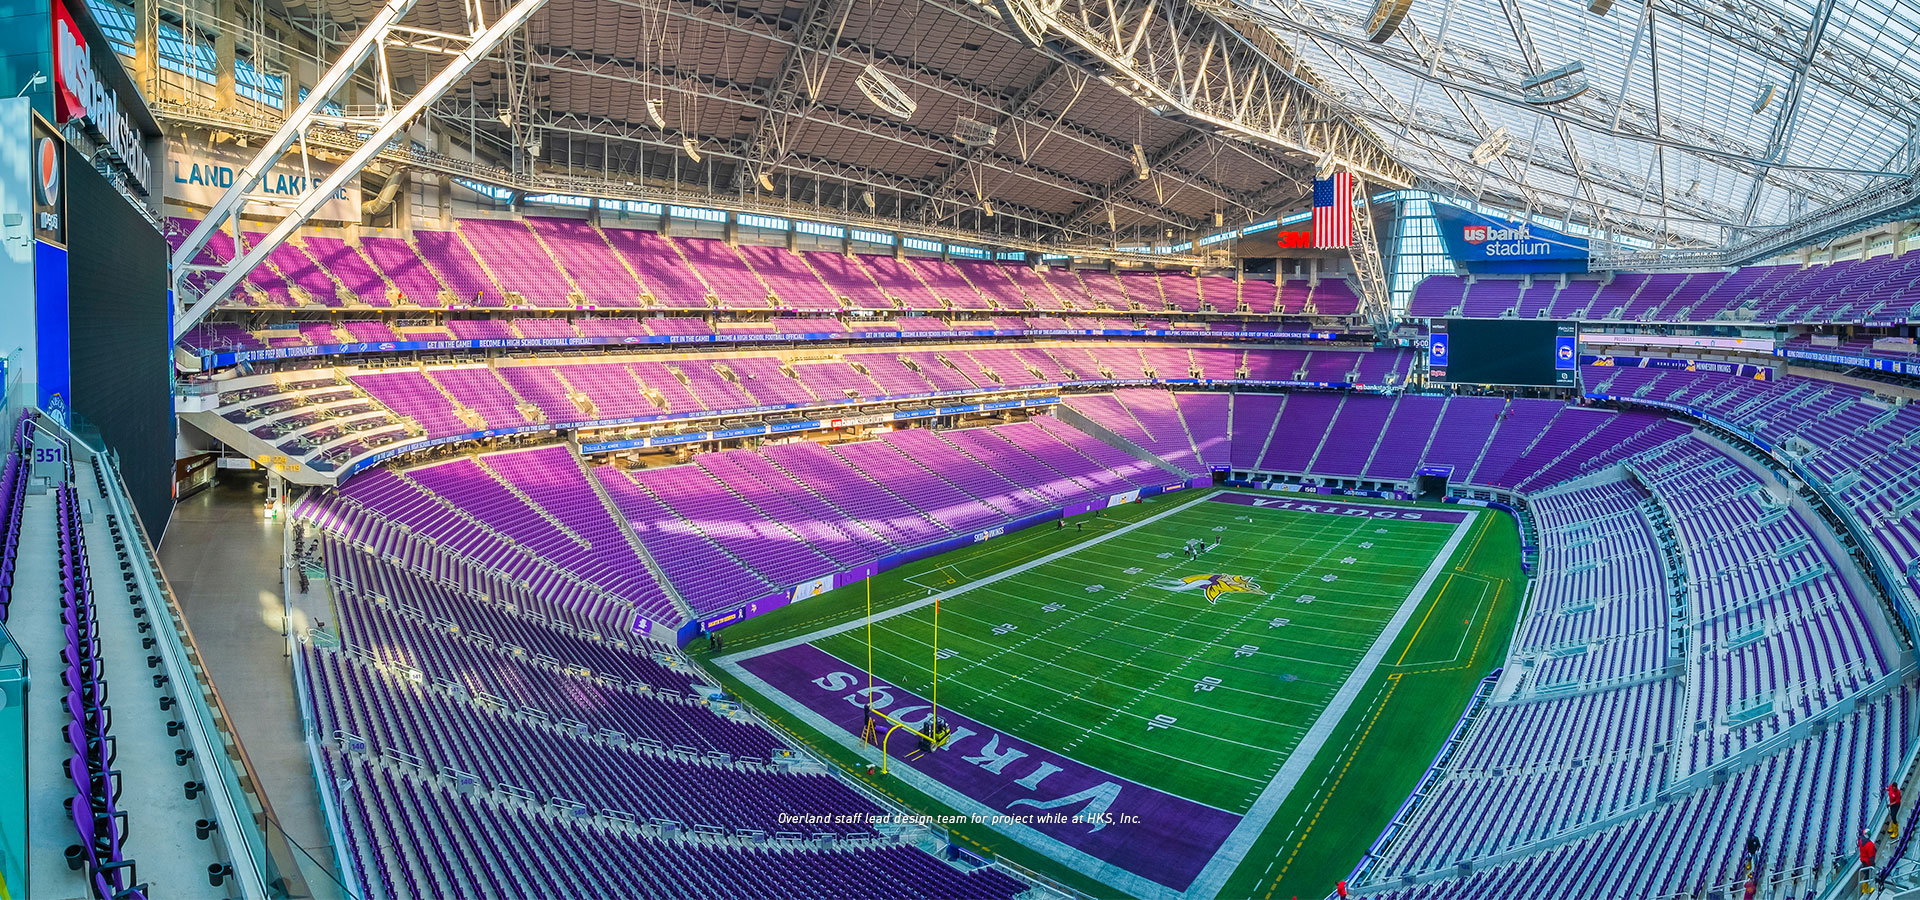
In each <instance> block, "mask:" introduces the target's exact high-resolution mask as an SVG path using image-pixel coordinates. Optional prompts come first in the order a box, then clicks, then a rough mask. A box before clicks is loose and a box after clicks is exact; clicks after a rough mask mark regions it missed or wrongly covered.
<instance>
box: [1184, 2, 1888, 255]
mask: <svg viewBox="0 0 1920 900" xmlns="http://www.w3.org/2000/svg"><path fill="white" fill-rule="evenodd" d="M1196 2H1199V3H1200V4H1201V5H1202V6H1203V7H1205V8H1207V9H1209V10H1211V11H1213V12H1214V13H1215V14H1216V15H1217V16H1218V17H1220V18H1223V19H1226V20H1236V19H1237V20H1243V21H1246V22H1251V23H1258V24H1260V25H1263V26H1265V27H1268V28H1271V29H1272V30H1273V32H1274V33H1275V34H1276V35H1277V36H1279V37H1280V38H1281V39H1282V40H1283V41H1284V42H1285V43H1286V45H1287V46H1288V47H1289V48H1290V49H1291V51H1292V52H1293V53H1295V54H1297V57H1298V59H1299V60H1300V61H1301V62H1302V63H1303V64H1304V65H1306V66H1307V67H1309V68H1310V69H1312V70H1313V71H1314V72H1316V73H1318V75H1319V76H1320V77H1321V78H1322V79H1323V80H1324V82H1325V83H1326V84H1327V85H1329V90H1330V91H1331V92H1332V93H1333V95H1334V96H1335V97H1336V98H1337V99H1338V101H1339V102H1341V103H1343V104H1345V105H1346V106H1347V107H1348V108H1350V109H1352V110H1353V111H1355V112H1356V113H1358V114H1359V115H1360V116H1362V117H1364V118H1365V119H1366V120H1367V121H1368V122H1370V123H1371V124H1372V126H1373V127H1374V128H1375V129H1376V130H1377V131H1378V132H1379V133H1380V134H1381V135H1382V136H1383V137H1384V138H1385V139H1386V141H1387V144H1388V147H1389V149H1390V150H1391V151H1392V152H1393V153H1394V155H1395V156H1396V158H1397V159H1399V160H1400V161H1401V162H1402V163H1404V164H1405V165H1407V166H1408V167H1410V168H1412V169H1414V170H1415V171H1417V172H1419V173H1420V175H1421V176H1422V178H1423V180H1425V181H1426V182H1427V183H1428V186H1430V187H1433V188H1435V189H1436V190H1439V191H1441V192H1443V193H1453V194H1456V195H1465V196H1468V197H1471V198H1474V199H1479V200H1482V201H1483V202H1486V203H1489V204H1493V205H1498V206H1503V207H1507V208H1510V209H1515V210H1527V211H1531V212H1533V213H1535V214H1537V215H1541V216H1544V217H1548V218H1561V217H1563V216H1569V215H1570V216H1571V218H1572V220H1574V221H1576V222H1580V223H1582V224H1585V225H1588V226H1593V227H1596V228H1599V229H1601V230H1602V231H1603V233H1604V232H1608V231H1610V232H1612V233H1614V234H1616V235H1623V236H1633V237H1636V238H1639V239H1641V240H1642V241H1648V242H1651V243H1653V244H1654V245H1656V246H1668V247H1688V246H1692V247H1709V246H1724V245H1727V244H1730V243H1733V242H1735V241H1738V240H1742V239H1746V238H1750V237H1752V236H1753V235H1754V234H1757V233H1763V232H1764V231H1765V230H1766V229H1768V228H1769V227H1772V226H1781V225H1785V224H1787V223H1789V222H1792V221H1794V220H1796V219H1798V218H1801V217H1803V216H1806V215H1809V214H1813V213H1816V212H1817V211H1819V210H1820V209H1821V208H1822V207H1823V206H1826V205H1827V204H1830V203H1833V202H1835V201H1839V200H1842V199H1843V198H1847V197H1849V196H1850V195H1854V194H1857V193H1859V192H1861V191H1865V190H1870V189H1873V188H1875V187H1878V186H1881V185H1885V184H1887V183H1888V179H1891V178H1903V177H1906V176H1908V175H1909V174H1911V173H1912V172H1913V171H1914V169H1915V163H1916V161H1917V159H1920V154H1917V153H1916V146H1915V145H1916V136H1917V135H1920V49H1917V48H1920V3H1916V2H1915V0H1848V2H1845V3H1840V2H1836V0H1814V2H1787V0H1651V2H1649V3H1648V4H1646V5H1644V6H1642V5H1638V4H1629V3H1617V4H1612V8H1611V9H1610V10H1608V9H1607V5H1608V4H1607V2H1606V0H1594V3H1593V5H1594V6H1595V7H1597V8H1599V9H1600V10H1602V12H1601V13H1599V14H1596V13H1594V12H1590V11H1589V9H1588V4H1587V3H1582V2H1577V0H1413V2H1412V4H1411V9H1410V10H1409V11H1408V13H1407V15H1406V18H1405V19H1404V21H1403V22H1402V23H1401V24H1400V27H1399V28H1398V29H1397V31H1395V32H1394V33H1393V34H1391V36H1389V37H1387V38H1386V40H1385V41H1384V42H1383V43H1379V44H1375V43H1370V42H1369V41H1368V40H1367V35H1368V28H1369V20H1370V17H1371V16H1372V15H1373V13H1374V7H1373V6H1372V5H1370V4H1369V3H1368V2H1365V0H1196ZM1385 5H1387V6H1392V5H1393V3H1391V2H1386V3H1385ZM1555 76H1559V77H1555ZM1542 82H1545V83H1544V84H1542ZM1568 94H1571V95H1572V96H1566V95H1568ZM1543 101H1547V102H1543ZM1503 145H1504V146H1505V147H1506V148H1507V149H1505V150H1504V152H1502V153H1499V154H1498V155H1496V156H1494V157H1493V158H1492V159H1491V160H1487V161H1486V162H1485V163H1484V164H1483V163H1482V162H1476V160H1475V156H1476V154H1475V151H1476V150H1480V158H1481V159H1482V160H1486V159H1487V155H1488V153H1489V152H1490V151H1492V150H1495V149H1497V148H1499V147H1501V146H1503Z"/></svg>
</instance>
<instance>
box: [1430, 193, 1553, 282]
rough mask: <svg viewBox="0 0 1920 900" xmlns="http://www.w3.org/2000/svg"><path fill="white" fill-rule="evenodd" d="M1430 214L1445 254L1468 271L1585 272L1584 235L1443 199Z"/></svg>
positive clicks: (1434, 206)
mask: <svg viewBox="0 0 1920 900" xmlns="http://www.w3.org/2000/svg"><path fill="white" fill-rule="evenodd" d="M1433 216H1434V220H1435V222H1436V224H1437V225H1438V227H1439V231H1440V237H1441V240H1443V241H1445V242H1446V245H1447V254H1448V255H1449V256H1451V257H1453V261H1454V262H1457V263H1460V264H1462V265H1464V266H1466V267H1467V269H1468V271H1472V272H1512V273H1528V272H1584V271H1586V270H1587V240H1586V238H1579V237H1574V236H1572V235H1567V234H1562V233H1560V232H1558V231H1555V230H1553V229H1551V228H1546V227H1543V226H1541V225H1537V224H1533V223H1530V222H1519V221H1509V220H1503V219H1499V218H1495V217H1493V216H1488V215H1484V214H1481V213H1478V212H1474V211H1472V210H1468V209H1462V208H1460V207H1457V206H1449V205H1447V204H1444V203H1435V204H1433Z"/></svg>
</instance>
